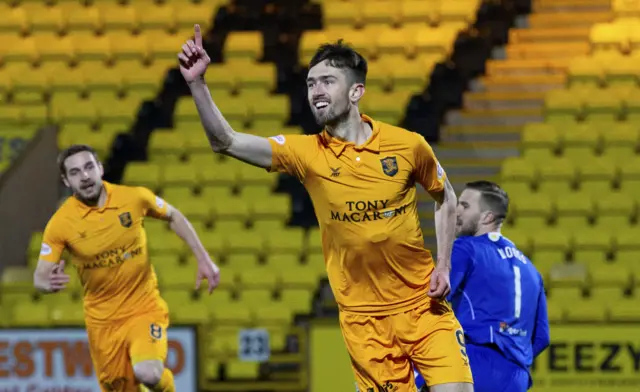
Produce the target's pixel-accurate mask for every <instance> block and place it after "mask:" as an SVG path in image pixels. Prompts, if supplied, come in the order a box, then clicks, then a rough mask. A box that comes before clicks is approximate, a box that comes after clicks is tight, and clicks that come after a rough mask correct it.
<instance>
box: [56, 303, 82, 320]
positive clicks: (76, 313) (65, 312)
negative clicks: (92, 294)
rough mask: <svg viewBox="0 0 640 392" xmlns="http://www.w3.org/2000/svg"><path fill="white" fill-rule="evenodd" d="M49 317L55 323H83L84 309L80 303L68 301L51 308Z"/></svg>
mask: <svg viewBox="0 0 640 392" xmlns="http://www.w3.org/2000/svg"><path fill="white" fill-rule="evenodd" d="M49 318H50V319H51V322H52V323H53V324H57V325H66V326H69V325H84V310H83V309H82V303H80V302H75V303H68V304H66V305H64V306H59V307H54V308H51V311H50V313H49Z"/></svg>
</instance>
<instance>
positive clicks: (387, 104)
mask: <svg viewBox="0 0 640 392" xmlns="http://www.w3.org/2000/svg"><path fill="white" fill-rule="evenodd" d="M368 98H369V99H367V98H366V97H365V98H364V99H363V102H362V107H363V108H362V110H363V112H364V113H366V114H368V115H371V116H372V117H374V118H377V119H379V120H380V121H384V122H387V123H390V124H399V123H400V121H401V120H402V118H403V117H404V114H405V110H406V105H407V103H408V101H409V98H411V93H410V92H407V91H394V92H391V93H387V94H383V95H376V96H369V97H368Z"/></svg>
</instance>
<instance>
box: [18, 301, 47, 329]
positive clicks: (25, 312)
mask: <svg viewBox="0 0 640 392" xmlns="http://www.w3.org/2000/svg"><path fill="white" fill-rule="evenodd" d="M12 318H13V321H12V325H14V326H34V325H36V326H48V325H50V323H51V320H50V319H49V309H48V308H47V306H46V305H45V304H43V303H37V302H36V303H32V304H29V305H28V306H15V307H14V308H13V317H12Z"/></svg>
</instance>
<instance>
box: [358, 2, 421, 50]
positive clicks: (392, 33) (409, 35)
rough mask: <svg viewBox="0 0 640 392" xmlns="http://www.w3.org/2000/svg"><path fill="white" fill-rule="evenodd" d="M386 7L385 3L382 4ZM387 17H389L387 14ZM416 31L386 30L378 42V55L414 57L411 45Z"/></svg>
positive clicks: (382, 32)
mask: <svg viewBox="0 0 640 392" xmlns="http://www.w3.org/2000/svg"><path fill="white" fill-rule="evenodd" d="M382 4H383V5H384V2H383V3H382ZM366 8H369V7H366ZM387 15H389V14H388V13H387ZM414 34H415V30H413V29H391V28H390V29H384V30H382V31H381V32H380V35H378V37H377V40H376V46H377V53H378V55H379V56H380V57H385V56H389V55H400V56H406V57H409V56H413V55H414V48H413V46H412V45H411V42H412V39H413V35H414Z"/></svg>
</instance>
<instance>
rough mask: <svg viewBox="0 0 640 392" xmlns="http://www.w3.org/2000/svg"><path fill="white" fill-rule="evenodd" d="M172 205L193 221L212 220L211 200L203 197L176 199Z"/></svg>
mask: <svg viewBox="0 0 640 392" xmlns="http://www.w3.org/2000/svg"><path fill="white" fill-rule="evenodd" d="M174 206H175V207H176V208H177V209H178V210H180V212H182V213H183V214H184V216H186V217H187V218H188V219H189V220H191V221H193V222H211V221H212V220H213V202H212V201H211V200H208V199H205V198H203V197H193V198H191V199H189V200H182V201H176V202H175V204H174Z"/></svg>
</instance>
